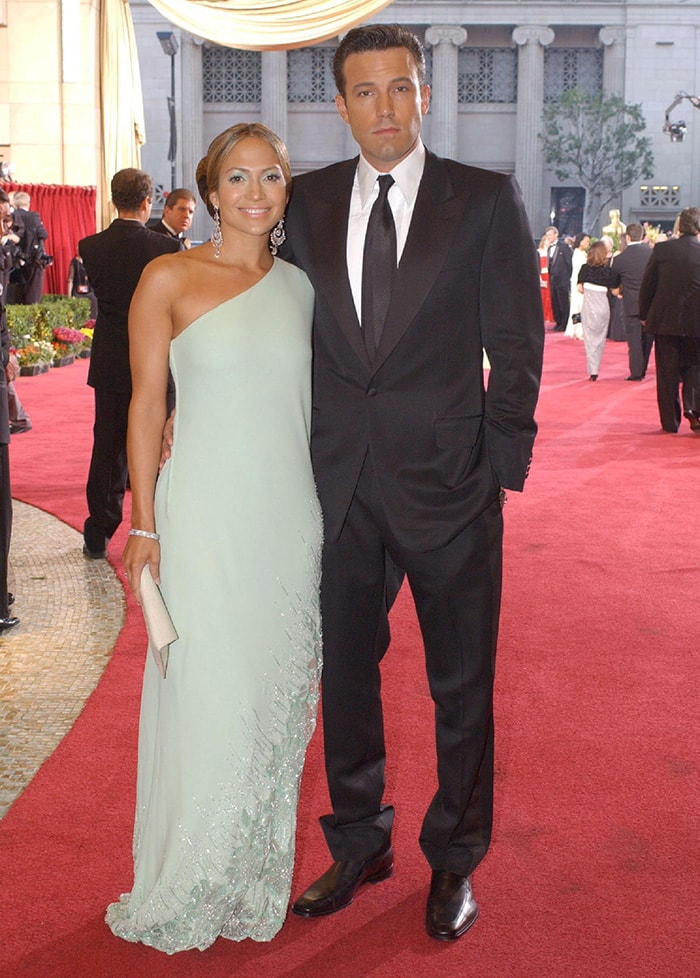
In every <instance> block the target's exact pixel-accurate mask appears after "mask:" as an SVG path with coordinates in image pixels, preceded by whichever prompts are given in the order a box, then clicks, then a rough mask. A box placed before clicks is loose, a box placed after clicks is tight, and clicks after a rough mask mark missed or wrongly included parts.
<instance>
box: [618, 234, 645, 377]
mask: <svg viewBox="0 0 700 978" xmlns="http://www.w3.org/2000/svg"><path fill="white" fill-rule="evenodd" d="M625 238H626V241H627V246H626V247H625V248H624V249H623V250H622V251H621V252H620V253H619V254H618V255H616V256H615V257H614V258H613V264H612V267H613V270H614V271H616V272H617V274H618V275H619V277H620V285H619V286H618V287H617V288H614V289H613V290H612V292H613V294H614V295H616V296H622V311H623V313H624V317H625V331H626V335H627V347H628V355H629V374H628V376H627V377H626V378H625V380H643V379H644V377H645V376H646V372H647V366H648V364H649V355H650V354H651V348H652V346H653V345H654V337H653V336H652V335H651V334H650V333H645V332H644V330H643V329H642V324H641V321H640V319H639V287H640V285H641V284H642V278H643V277H644V271H645V269H646V267H647V263H648V261H649V259H650V258H651V248H650V247H649V245H648V244H647V243H646V241H645V240H644V228H643V227H642V225H641V224H636V223H633V224H628V225H627V230H626V232H625Z"/></svg>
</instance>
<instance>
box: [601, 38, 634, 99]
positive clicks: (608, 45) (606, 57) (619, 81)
mask: <svg viewBox="0 0 700 978" xmlns="http://www.w3.org/2000/svg"><path fill="white" fill-rule="evenodd" d="M598 39H599V41H600V43H601V44H603V45H604V46H605V50H604V51H603V92H604V93H605V94H606V95H622V94H623V93H624V90H625V41H626V40H627V32H626V30H625V28H624V27H602V28H601V29H600V31H599V32H598Z"/></svg>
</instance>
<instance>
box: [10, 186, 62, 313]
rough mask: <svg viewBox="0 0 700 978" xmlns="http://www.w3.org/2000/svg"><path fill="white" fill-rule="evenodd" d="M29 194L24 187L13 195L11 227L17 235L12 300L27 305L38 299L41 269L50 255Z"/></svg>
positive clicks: (41, 275)
mask: <svg viewBox="0 0 700 978" xmlns="http://www.w3.org/2000/svg"><path fill="white" fill-rule="evenodd" d="M30 204H31V198H30V196H29V194H27V193H25V192H24V191H23V190H16V191H15V192H14V194H13V195H12V205H13V207H14V213H13V217H14V230H15V232H16V234H17V235H18V237H19V243H18V249H19V252H20V254H19V258H18V261H17V263H16V264H15V269H14V271H13V273H12V282H13V283H14V288H13V290H12V293H11V301H12V302H13V303H17V304H18V305H26V306H30V305H33V304H34V303H36V302H38V301H39V299H41V297H42V295H43V292H44V270H45V268H46V266H47V265H49V264H51V262H52V260H53V259H52V258H50V256H48V255H47V254H46V249H45V242H46V239H47V238H48V236H49V234H48V231H47V230H46V228H45V227H44V225H43V224H42V222H41V217H40V215H39V213H38V212H37V211H32V210H30V209H29V206H30Z"/></svg>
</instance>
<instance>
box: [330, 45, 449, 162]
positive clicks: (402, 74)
mask: <svg viewBox="0 0 700 978" xmlns="http://www.w3.org/2000/svg"><path fill="white" fill-rule="evenodd" d="M343 73H344V77H345V96H342V95H336V97H335V104H336V108H337V109H338V112H339V114H340V117H341V119H343V121H344V122H347V124H348V125H349V126H350V129H351V130H352V134H353V136H354V137H355V139H356V140H357V142H358V143H359V145H360V148H361V150H362V153H363V155H364V157H365V158H366V159H367V161H368V162H369V163H371V164H372V166H373V167H375V169H377V170H379V171H380V172H381V173H388V171H389V170H391V169H393V168H394V167H395V166H396V164H397V163H400V162H401V160H403V159H405V157H406V156H408V154H409V153H410V152H411V150H412V149H413V147H414V146H415V145H416V142H417V141H418V137H419V136H420V130H421V124H422V121H423V116H424V115H425V113H426V112H427V111H428V107H429V105H430V86H429V85H421V84H420V82H419V80H418V70H417V68H416V63H415V61H414V60H413V56H412V55H411V53H410V51H408V50H407V49H406V48H389V49H388V50H387V51H367V52H364V53H363V54H350V55H348V57H347V59H346V61H345V64H344V66H343Z"/></svg>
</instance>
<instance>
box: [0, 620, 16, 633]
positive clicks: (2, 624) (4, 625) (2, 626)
mask: <svg viewBox="0 0 700 978" xmlns="http://www.w3.org/2000/svg"><path fill="white" fill-rule="evenodd" d="M15 625H19V618H0V632H6V631H7V629H8V628H14V627H15Z"/></svg>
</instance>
